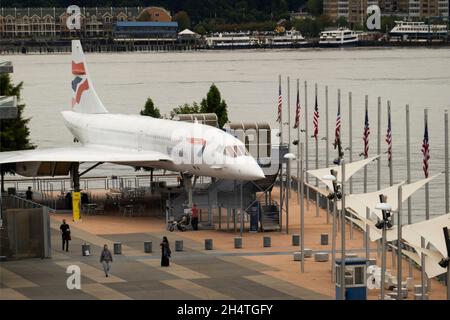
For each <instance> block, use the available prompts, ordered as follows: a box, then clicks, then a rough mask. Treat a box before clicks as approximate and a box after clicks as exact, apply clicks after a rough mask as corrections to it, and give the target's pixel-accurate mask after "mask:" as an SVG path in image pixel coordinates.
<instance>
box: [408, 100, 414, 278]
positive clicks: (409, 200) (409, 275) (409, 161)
mask: <svg viewBox="0 0 450 320" xmlns="http://www.w3.org/2000/svg"><path fill="white" fill-rule="evenodd" d="M410 143H411V136H410V132H409V105H408V104H407V105H406V183H408V184H409V183H411V146H410ZM411 223H412V210H411V197H408V224H411ZM408 260H409V264H408V278H412V277H413V268H412V267H413V265H412V260H411V259H408Z"/></svg>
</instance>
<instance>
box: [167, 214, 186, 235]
mask: <svg viewBox="0 0 450 320" xmlns="http://www.w3.org/2000/svg"><path fill="white" fill-rule="evenodd" d="M168 227H169V231H170V232H172V231H174V230H175V227H176V228H177V229H178V230H180V231H186V230H188V229H190V228H191V216H190V215H189V213H185V214H184V215H182V216H181V218H180V219H178V220H177V221H174V220H170V221H169V223H168Z"/></svg>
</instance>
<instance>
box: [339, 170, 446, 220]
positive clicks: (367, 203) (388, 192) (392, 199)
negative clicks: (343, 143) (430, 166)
mask: <svg viewBox="0 0 450 320" xmlns="http://www.w3.org/2000/svg"><path fill="white" fill-rule="evenodd" d="M439 175H440V173H438V174H436V175H434V176H432V177H429V178H426V179H422V180H419V181H416V182H413V183H410V184H405V185H403V183H404V182H401V183H398V184H396V185H393V186H392V187H388V188H385V189H382V190H378V191H375V192H369V193H359V194H349V195H347V196H346V197H345V205H346V208H351V209H353V211H354V212H355V213H356V214H357V215H358V216H362V217H366V207H367V208H369V210H370V214H372V213H374V214H376V215H377V216H378V217H379V218H380V219H382V213H381V211H380V210H376V209H375V207H376V205H377V204H379V203H380V194H383V195H385V196H387V203H389V204H390V205H391V207H392V211H396V210H397V209H398V186H399V185H402V201H405V200H407V199H408V198H409V197H410V196H411V195H412V194H413V193H414V192H416V191H417V190H419V189H420V188H421V187H423V186H424V185H425V184H426V183H428V182H430V181H431V180H433V179H434V178H436V177H438V176H439Z"/></svg>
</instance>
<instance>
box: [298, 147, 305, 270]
mask: <svg viewBox="0 0 450 320" xmlns="http://www.w3.org/2000/svg"><path fill="white" fill-rule="evenodd" d="M299 145H300V158H299V162H300V179H299V180H300V250H301V255H302V256H301V262H300V264H301V271H302V272H305V256H304V253H305V188H304V185H305V184H304V182H303V180H304V170H303V143H299Z"/></svg>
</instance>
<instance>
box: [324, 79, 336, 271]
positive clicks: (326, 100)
mask: <svg viewBox="0 0 450 320" xmlns="http://www.w3.org/2000/svg"><path fill="white" fill-rule="evenodd" d="M329 151H330V150H329V137H328V86H325V167H328V164H329V163H330V158H329V157H330V155H329ZM329 223H330V201H329V200H327V224H329ZM332 269H333V270H334V265H332Z"/></svg>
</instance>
